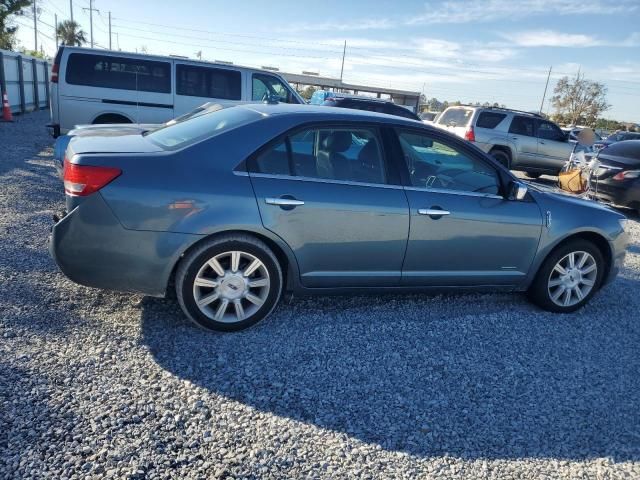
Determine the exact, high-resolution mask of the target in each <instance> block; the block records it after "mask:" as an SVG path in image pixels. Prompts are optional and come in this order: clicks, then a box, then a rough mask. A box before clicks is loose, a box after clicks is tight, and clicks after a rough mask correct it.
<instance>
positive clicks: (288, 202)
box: [264, 197, 304, 207]
mask: <svg viewBox="0 0 640 480" xmlns="http://www.w3.org/2000/svg"><path fill="white" fill-rule="evenodd" d="M264 201H265V203H267V204H269V205H278V206H279V207H299V206H300V205H304V202H303V201H302V200H296V199H295V198H271V197H267V198H265V199H264Z"/></svg>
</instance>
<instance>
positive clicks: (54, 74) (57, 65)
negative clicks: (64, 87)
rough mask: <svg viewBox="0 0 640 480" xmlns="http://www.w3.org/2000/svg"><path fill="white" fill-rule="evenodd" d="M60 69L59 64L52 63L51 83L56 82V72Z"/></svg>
mask: <svg viewBox="0 0 640 480" xmlns="http://www.w3.org/2000/svg"><path fill="white" fill-rule="evenodd" d="M59 71H60V64H58V63H54V64H53V67H51V83H58V72H59Z"/></svg>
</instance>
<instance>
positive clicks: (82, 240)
mask: <svg viewBox="0 0 640 480" xmlns="http://www.w3.org/2000/svg"><path fill="white" fill-rule="evenodd" d="M199 238H201V237H200V236H199V235H189V234H181V233H167V232H149V231H138V230H127V229H125V228H124V227H122V225H121V224H120V222H119V221H118V219H117V218H116V217H115V216H114V215H113V213H112V212H111V209H110V208H109V207H108V206H107V204H106V203H105V201H104V199H103V198H102V196H101V195H100V194H99V193H96V194H94V195H91V196H90V197H87V198H86V199H85V200H84V201H83V202H82V203H81V204H80V205H78V206H77V207H76V208H74V209H73V210H72V211H71V212H69V213H68V214H67V215H65V216H64V217H63V218H62V219H60V220H59V221H58V222H57V223H56V224H55V225H54V226H53V228H52V229H51V235H50V237H49V252H50V254H51V256H52V257H53V259H54V260H55V262H56V263H57V264H58V267H59V268H60V270H61V271H62V272H63V273H64V274H65V275H66V276H67V277H68V278H69V279H71V280H72V281H74V282H76V283H79V284H81V285H86V286H88V287H95V288H104V289H108V290H118V291H126V292H137V293H142V294H145V295H151V296H157V297H162V296H164V295H165V293H166V289H167V284H168V282H169V277H170V275H171V272H172V270H173V267H174V265H175V264H176V262H177V261H178V259H179V258H180V255H181V254H182V252H184V251H185V250H186V249H187V248H188V246H190V245H192V244H193V243H194V242H195V241H197V240H198V239H199Z"/></svg>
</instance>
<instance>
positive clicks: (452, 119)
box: [438, 108, 473, 127]
mask: <svg viewBox="0 0 640 480" xmlns="http://www.w3.org/2000/svg"><path fill="white" fill-rule="evenodd" d="M472 115H473V110H471V109H469V108H449V109H447V110H445V111H444V112H442V114H441V115H440V118H438V125H446V126H452V127H466V126H467V125H468V124H469V121H470V120H471V116H472Z"/></svg>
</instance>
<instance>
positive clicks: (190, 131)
mask: <svg viewBox="0 0 640 480" xmlns="http://www.w3.org/2000/svg"><path fill="white" fill-rule="evenodd" d="M259 118H261V115H260V114H258V113H256V112H254V111H252V110H249V109H246V108H239V107H230V108H225V109H223V110H218V111H217V112H212V113H205V114H203V115H198V116H195V117H192V118H190V119H188V120H185V121H183V122H180V123H175V124H173V125H168V126H165V127H162V128H160V129H158V130H153V131H151V132H149V133H147V134H146V137H147V138H148V139H149V140H151V141H153V142H155V143H157V144H159V145H160V146H162V147H163V148H166V149H168V150H176V149H179V148H182V147H186V146H187V145H191V144H193V143H196V142H198V141H200V140H204V139H205V138H209V137H215V136H217V135H220V134H221V133H224V132H226V131H229V130H231V129H233V128H236V127H239V126H241V125H245V124H247V123H251V122H252V121H254V120H257V119H259Z"/></svg>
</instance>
